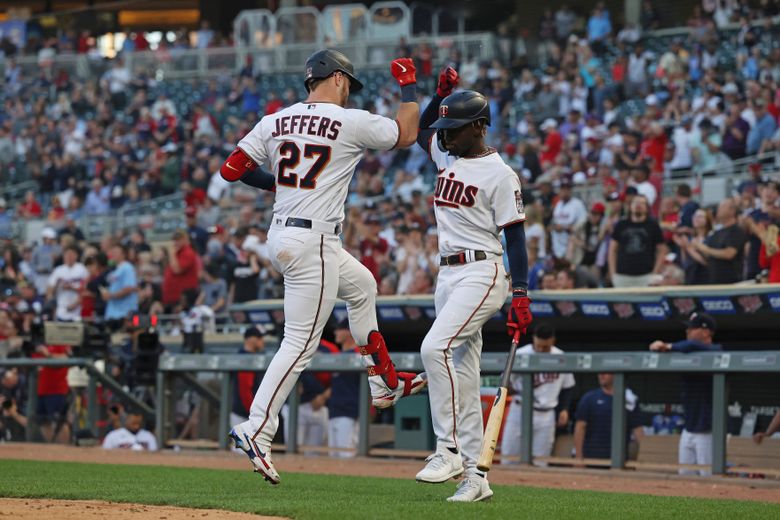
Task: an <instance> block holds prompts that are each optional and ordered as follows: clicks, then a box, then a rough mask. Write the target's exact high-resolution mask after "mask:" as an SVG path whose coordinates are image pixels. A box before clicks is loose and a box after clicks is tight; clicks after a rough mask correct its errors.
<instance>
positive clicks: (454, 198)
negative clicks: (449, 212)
mask: <svg viewBox="0 0 780 520" xmlns="http://www.w3.org/2000/svg"><path fill="white" fill-rule="evenodd" d="M443 172H444V170H439V177H438V178H437V179H436V191H435V192H434V203H435V204H436V205H437V206H445V207H448V208H459V207H461V206H466V207H467V208H470V207H472V206H474V203H475V202H476V201H477V192H479V188H478V187H476V186H466V185H465V184H464V183H463V182H461V181H459V180H457V179H456V178H455V173H454V172H450V173H448V174H447V175H442V173H443Z"/></svg>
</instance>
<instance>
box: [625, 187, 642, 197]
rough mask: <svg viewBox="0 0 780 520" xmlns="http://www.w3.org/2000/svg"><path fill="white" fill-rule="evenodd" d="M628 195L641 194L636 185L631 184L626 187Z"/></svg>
mask: <svg viewBox="0 0 780 520" xmlns="http://www.w3.org/2000/svg"><path fill="white" fill-rule="evenodd" d="M626 195H639V191H638V190H637V189H636V186H629V187H628V188H626Z"/></svg>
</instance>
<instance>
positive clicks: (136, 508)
mask: <svg viewBox="0 0 780 520" xmlns="http://www.w3.org/2000/svg"><path fill="white" fill-rule="evenodd" d="M44 517H51V518H57V520H105V519H106V518H110V519H111V520H141V519H148V518H165V519H166V520H190V519H193V518H197V519H198V520H263V519H278V518H280V517H274V516H259V515H250V514H249V513H234V512H231V511H218V510H216V509H189V508H186V507H169V506H147V505H143V504H118V503H115V502H101V501H100V500H38V499H30V498H0V518H13V519H15V520H39V519H41V518H44Z"/></svg>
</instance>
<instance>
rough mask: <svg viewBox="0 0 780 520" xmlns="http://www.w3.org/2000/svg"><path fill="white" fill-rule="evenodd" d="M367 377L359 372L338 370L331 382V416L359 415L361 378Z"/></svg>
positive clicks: (329, 403) (329, 410) (329, 408)
mask: <svg viewBox="0 0 780 520" xmlns="http://www.w3.org/2000/svg"><path fill="white" fill-rule="evenodd" d="M361 377H365V376H364V375H363V374H362V373H359V372H336V373H334V374H333V379H331V384H330V392H331V393H330V398H329V399H328V412H329V413H330V418H331V419H333V418H335V417H351V418H353V419H357V416H358V411H359V407H358V394H359V393H360V378H361Z"/></svg>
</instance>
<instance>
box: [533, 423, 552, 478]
mask: <svg viewBox="0 0 780 520" xmlns="http://www.w3.org/2000/svg"><path fill="white" fill-rule="evenodd" d="M554 443H555V412H554V411H549V412H541V413H540V412H534V437H533V447H532V451H533V455H534V458H536V457H549V456H550V454H551V453H552V448H553V444H554ZM534 465H535V466H547V463H546V462H542V461H536V460H535V461H534Z"/></svg>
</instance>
